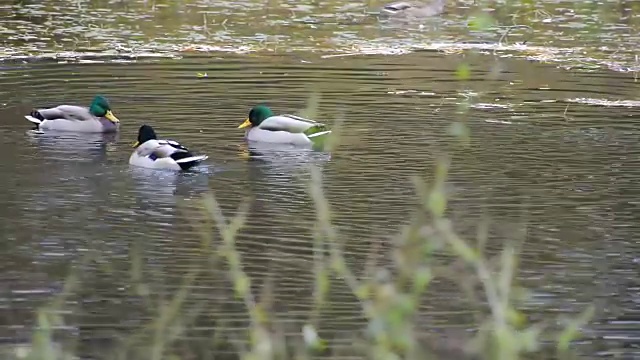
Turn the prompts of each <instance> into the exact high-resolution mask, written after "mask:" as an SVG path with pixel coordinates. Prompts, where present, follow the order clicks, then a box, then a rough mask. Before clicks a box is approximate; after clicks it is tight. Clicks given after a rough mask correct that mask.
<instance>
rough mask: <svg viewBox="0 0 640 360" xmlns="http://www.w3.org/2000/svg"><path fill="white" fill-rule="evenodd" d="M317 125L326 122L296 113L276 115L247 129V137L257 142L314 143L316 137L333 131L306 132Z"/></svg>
mask: <svg viewBox="0 0 640 360" xmlns="http://www.w3.org/2000/svg"><path fill="white" fill-rule="evenodd" d="M316 126H324V124H323V123H319V122H316V121H313V120H310V119H305V118H302V117H299V116H295V115H274V116H271V117H269V118H267V119H265V120H263V121H262V122H261V123H260V125H258V126H253V127H251V128H250V129H249V130H247V132H246V139H247V140H249V141H257V142H270V143H279V144H293V145H312V144H313V141H312V139H313V138H314V137H317V136H320V135H326V134H329V133H331V131H330V130H327V131H321V132H317V133H314V134H311V135H306V134H305V133H304V132H305V131H307V130H309V129H310V128H312V127H316Z"/></svg>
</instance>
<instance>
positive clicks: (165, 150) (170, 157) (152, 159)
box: [129, 139, 208, 170]
mask: <svg viewBox="0 0 640 360" xmlns="http://www.w3.org/2000/svg"><path fill="white" fill-rule="evenodd" d="M178 155H179V156H178ZM207 158H208V156H206V155H198V156H192V155H191V153H190V152H189V150H188V149H187V148H186V147H184V146H182V145H180V144H179V143H178V142H176V141H172V140H156V139H154V140H147V141H145V142H144V143H142V144H140V145H139V146H138V147H137V148H136V149H135V150H134V151H133V153H132V154H131V156H130V157H129V164H131V165H135V166H140V167H145V168H149V169H166V170H187V169H189V168H191V167H193V166H196V165H198V164H199V163H201V162H202V161H204V160H206V159H207Z"/></svg>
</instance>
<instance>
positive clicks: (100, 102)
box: [89, 95, 120, 124]
mask: <svg viewBox="0 0 640 360" xmlns="http://www.w3.org/2000/svg"><path fill="white" fill-rule="evenodd" d="M89 112H90V113H91V115H93V116H96V117H104V118H107V120H109V121H111V122H112V123H114V124H115V123H118V122H120V120H118V118H117V117H116V116H115V115H113V113H112V112H111V106H110V105H109V100H107V98H105V97H104V96H102V95H96V97H94V98H93V101H92V102H91V105H90V106H89Z"/></svg>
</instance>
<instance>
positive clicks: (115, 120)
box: [104, 110, 120, 123]
mask: <svg viewBox="0 0 640 360" xmlns="http://www.w3.org/2000/svg"><path fill="white" fill-rule="evenodd" d="M104 117H106V118H107V120H109V121H111V122H112V123H119V122H120V120H118V118H117V117H116V116H115V115H113V113H112V112H111V110H107V113H106V114H104Z"/></svg>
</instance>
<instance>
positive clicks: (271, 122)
mask: <svg viewBox="0 0 640 360" xmlns="http://www.w3.org/2000/svg"><path fill="white" fill-rule="evenodd" d="M316 126H324V124H322V123H319V122H315V121H313V120H309V119H305V118H302V117H299V116H294V115H279V116H272V117H270V118H268V119H266V120H265V121H263V122H262V123H260V126H258V128H260V129H262V130H270V131H288V132H292V133H302V132H305V131H307V130H308V129H309V128H312V127H316Z"/></svg>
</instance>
